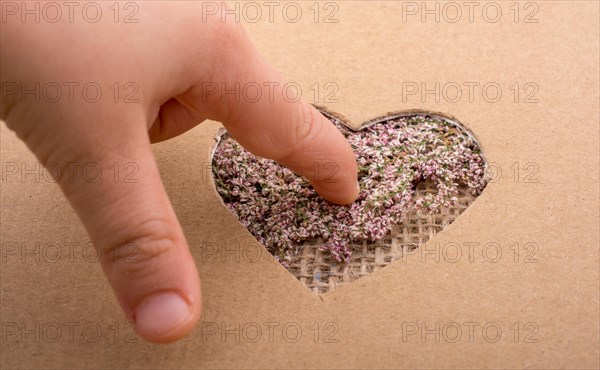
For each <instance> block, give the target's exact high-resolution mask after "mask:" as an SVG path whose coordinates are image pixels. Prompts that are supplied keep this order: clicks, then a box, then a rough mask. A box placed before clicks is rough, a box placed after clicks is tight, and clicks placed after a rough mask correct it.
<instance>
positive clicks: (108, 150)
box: [0, 2, 358, 343]
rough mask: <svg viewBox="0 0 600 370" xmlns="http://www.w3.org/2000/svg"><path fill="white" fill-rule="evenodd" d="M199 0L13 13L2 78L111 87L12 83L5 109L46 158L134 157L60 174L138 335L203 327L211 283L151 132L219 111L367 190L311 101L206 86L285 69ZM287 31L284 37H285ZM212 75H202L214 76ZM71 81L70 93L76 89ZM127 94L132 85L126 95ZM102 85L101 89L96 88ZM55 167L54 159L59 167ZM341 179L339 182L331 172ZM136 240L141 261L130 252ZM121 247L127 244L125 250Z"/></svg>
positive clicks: (331, 186)
mask: <svg viewBox="0 0 600 370" xmlns="http://www.w3.org/2000/svg"><path fill="white" fill-rule="evenodd" d="M201 11H202V7H201V4H200V3H198V2H194V3H191V2H182V3H181V4H180V3H168V2H148V3H145V4H143V5H140V11H139V16H138V18H139V20H140V21H139V23H135V24H124V23H115V22H114V21H113V19H112V18H111V16H105V17H103V18H102V19H101V21H100V22H97V23H90V22H86V21H84V20H83V19H81V17H76V18H75V21H74V22H72V23H71V22H69V20H68V17H66V16H65V17H62V18H61V20H60V21H59V22H57V23H48V22H44V21H42V22H39V23H36V22H34V21H33V18H30V21H26V22H25V23H22V22H21V21H20V18H19V17H18V16H16V17H13V18H8V21H7V22H5V23H3V24H2V31H1V33H0V35H1V36H0V42H1V44H2V53H1V55H0V58H1V59H0V62H1V66H2V68H1V72H0V78H1V80H2V83H3V84H4V83H6V82H10V83H16V84H18V85H17V86H21V84H25V86H27V87H28V88H32V87H33V86H35V83H36V82H40V83H41V84H42V85H43V84H45V83H48V82H56V83H58V84H63V83H64V82H79V83H80V87H81V85H83V84H85V83H87V82H90V81H93V82H97V83H98V84H99V85H101V86H102V90H103V94H104V95H103V97H102V98H101V99H99V100H98V101H97V102H95V103H89V102H87V101H85V100H84V99H82V98H81V92H80V91H81V90H76V91H77V93H76V94H75V99H74V100H73V101H69V99H68V98H66V97H63V98H62V99H60V100H59V101H58V102H50V101H47V100H46V99H41V100H40V101H39V102H36V101H35V99H34V97H33V96H31V95H20V94H18V93H17V94H12V93H11V94H8V93H6V94H5V91H3V96H2V106H1V118H2V119H3V120H4V121H5V122H6V124H7V125H8V127H9V128H10V129H11V130H13V131H14V132H15V133H16V134H17V135H18V137H19V138H20V139H22V140H23V141H24V142H25V143H26V145H27V146H28V147H29V149H30V150H31V151H32V152H33V153H34V154H35V155H36V157H37V158H38V160H39V161H40V163H42V164H43V165H47V164H49V163H52V164H59V165H65V168H64V170H63V171H62V173H67V172H68V170H67V168H66V166H67V165H66V164H68V163H69V162H79V163H82V164H85V163H95V164H98V165H100V166H101V167H102V168H103V169H105V170H106V171H107V173H110V170H109V169H108V168H109V167H110V166H112V165H113V164H114V163H115V162H117V163H120V164H124V163H128V162H134V163H136V164H137V165H138V167H139V172H138V173H137V175H136V178H137V179H138V182H137V183H127V182H123V181H117V182H115V181H114V179H113V177H112V176H102V177H101V179H100V181H97V182H92V181H89V179H88V178H86V177H85V176H84V174H83V173H82V172H81V171H74V177H69V176H61V177H57V178H56V181H57V183H58V184H59V185H60V188H61V189H62V191H63V192H64V194H65V196H66V198H67V199H68V201H69V202H70V204H71V205H72V207H73V209H74V210H75V212H76V213H77V215H78V216H79V218H80V219H81V221H82V223H83V225H84V226H85V228H86V230H87V232H88V234H89V236H90V239H91V240H92V241H93V242H95V243H97V245H99V246H100V247H101V248H102V253H101V256H102V257H101V258H100V263H101V265H102V268H103V270H104V272H105V274H106V277H107V279H108V281H109V282H110V284H111V286H112V288H113V290H114V293H115V295H116V297H117V300H118V302H119V304H120V305H121V308H122V309H123V312H124V314H125V316H126V317H127V318H128V319H129V320H131V321H132V322H134V323H135V325H136V328H137V331H138V333H139V335H141V336H142V337H143V338H145V339H147V340H149V341H152V342H157V343H164V342H172V341H176V340H178V339H180V338H182V337H183V336H185V335H186V334H188V333H189V332H190V331H191V330H192V329H193V328H194V326H195V325H196V323H197V322H198V320H199V318H200V312H201V300H202V299H201V291H200V281H199V278H198V273H197V270H196V266H195V264H194V261H193V258H192V255H191V253H190V250H189V247H188V244H187V242H186V239H185V236H184V235H183V232H182V229H181V227H180V225H179V223H178V221H177V218H176V216H175V213H174V210H173V207H172V205H171V204H170V202H169V198H168V196H167V194H166V192H165V189H164V186H163V184H162V181H161V179H160V175H159V171H158V168H157V164H156V162H155V160H154V157H153V154H152V150H151V143H154V142H159V141H163V140H168V139H170V138H172V137H175V136H177V135H180V134H182V133H184V132H186V131H187V130H189V129H191V128H193V127H194V126H196V125H198V124H199V123H201V122H202V121H204V120H206V119H210V120H215V121H220V122H222V123H223V124H224V126H225V127H226V128H227V130H228V131H229V132H230V133H231V135H232V136H233V137H234V138H235V139H236V140H237V141H238V142H239V143H240V144H242V145H243V146H244V147H245V148H246V149H247V150H249V151H250V152H252V153H254V154H256V155H259V156H262V157H266V158H270V159H274V160H276V161H278V162H279V163H281V164H283V165H284V166H287V167H289V168H291V169H292V170H295V171H296V172H297V173H299V174H302V175H306V176H307V179H308V180H309V181H310V183H311V184H312V186H314V188H315V189H316V190H317V192H318V193H319V194H320V195H321V196H322V197H324V198H325V199H327V200H328V201H331V202H333V203H336V204H349V203H351V202H353V201H354V200H355V198H356V197H357V195H358V188H357V184H358V183H357V167H356V162H355V158H354V155H353V153H352V149H351V147H350V145H349V143H348V142H347V141H346V140H345V139H344V137H343V136H342V135H341V133H340V132H339V131H338V130H337V129H336V128H335V127H334V126H333V125H332V124H331V123H330V122H329V121H328V120H327V119H325V118H324V117H323V116H321V115H320V114H319V113H318V112H317V111H316V110H315V109H314V108H313V107H311V106H310V105H308V104H307V103H305V102H303V101H300V102H291V101H289V100H286V99H284V98H282V93H281V89H280V88H277V87H275V90H274V91H273V92H274V94H272V96H273V97H274V99H273V100H272V101H270V99H269V94H267V90H266V88H265V90H264V91H263V94H262V97H261V98H260V100H259V101H256V102H250V101H249V100H247V99H241V100H240V101H239V102H236V101H235V99H233V98H231V97H229V98H226V99H223V96H222V95H221V94H213V95H210V96H206V94H204V95H203V92H202V87H203V83H206V82H214V83H217V84H219V86H220V85H221V84H222V83H225V84H226V86H228V87H231V86H234V84H235V83H236V82H239V83H240V84H241V85H242V86H244V84H247V83H258V84H259V85H260V86H265V85H264V83H265V82H267V83H276V82H278V83H279V86H280V87H281V86H282V85H283V84H284V83H285V81H284V80H283V78H282V77H281V76H280V74H279V73H278V72H277V71H276V70H275V69H274V68H273V67H272V66H271V65H270V64H269V63H267V62H266V61H265V59H264V58H263V57H262V56H261V55H260V54H259V53H258V52H257V50H256V49H255V48H254V46H253V45H252V44H251V42H250V41H249V39H248V37H247V36H246V34H245V33H244V31H243V30H242V28H241V26H240V25H239V24H236V23H224V22H222V21H221V19H220V17H219V16H214V17H210V18H209V19H208V20H207V21H206V22H203V21H202V13H201ZM282 42H284V41H282ZM115 82H121V83H122V84H124V83H126V82H134V83H135V84H136V85H137V86H138V87H139V91H138V93H137V94H136V96H135V97H136V98H137V99H138V100H139V102H137V103H127V104H124V103H122V102H119V103H115V102H114V100H113V98H114V95H113V93H112V91H110V90H109V86H111V85H113V84H114V83H115ZM204 86H205V85H204ZM67 91H68V90H67V88H65V89H63V95H66V94H67ZM125 93H126V92H125V91H123V94H125ZM92 95H93V94H92ZM331 162H335V163H336V164H337V165H338V167H339V168H338V171H337V172H336V175H335V177H334V178H333V179H331V178H328V179H319V178H314V177H310V176H311V174H314V173H316V171H313V170H311V169H312V168H313V166H314V164H315V163H317V164H319V165H325V164H327V163H331ZM51 172H52V171H51ZM331 180H333V181H331ZM131 243H134V244H135V246H136V262H135V263H124V262H123V261H122V260H120V259H119V258H115V257H114V256H119V255H121V256H126V255H128V253H129V252H128V249H127V248H128V246H129V247H130V246H131ZM119 251H121V253H119Z"/></svg>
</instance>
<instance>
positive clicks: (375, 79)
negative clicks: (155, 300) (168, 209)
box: [0, 1, 600, 369]
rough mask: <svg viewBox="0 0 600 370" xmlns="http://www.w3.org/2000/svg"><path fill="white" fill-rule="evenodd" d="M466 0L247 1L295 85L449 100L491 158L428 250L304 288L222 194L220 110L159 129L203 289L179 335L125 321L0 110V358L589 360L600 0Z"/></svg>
mask: <svg viewBox="0 0 600 370" xmlns="http://www.w3.org/2000/svg"><path fill="white" fill-rule="evenodd" d="M474 3H475V5H476V6H475V5H473V6H474V9H473V14H472V18H470V14H469V8H468V6H471V5H468V6H467V5H464V4H463V3H461V2H456V3H451V4H456V5H450V6H447V4H450V3H434V2H428V3H421V2H371V1H369V2H366V1H356V2H329V3H319V4H317V7H318V8H319V9H320V12H319V14H318V15H317V16H316V17H317V18H316V19H317V20H319V22H315V12H314V10H311V8H310V7H311V6H313V9H314V4H313V2H298V3H295V4H298V6H300V7H301V8H302V12H303V13H302V14H303V15H302V17H301V19H300V20H299V21H298V22H296V23H291V22H289V21H288V20H289V19H291V18H289V17H288V20H285V19H283V17H282V15H281V13H280V11H281V9H282V8H283V6H284V5H285V4H280V7H278V8H276V10H275V13H274V16H273V22H269V18H268V17H267V13H266V11H267V10H266V7H265V6H264V4H262V3H257V4H259V6H262V7H263V11H264V12H265V13H264V14H263V17H262V19H260V20H259V21H258V22H256V23H250V22H248V20H249V19H248V17H247V16H244V15H242V16H241V17H240V18H242V20H243V21H245V23H247V30H248V33H249V35H250V36H251V38H252V39H253V40H254V41H255V42H256V44H257V46H258V47H259V49H260V50H262V52H263V53H264V54H265V55H266V56H267V58H268V59H269V60H270V61H271V62H272V63H273V64H274V65H275V66H276V67H277V68H279V69H280V70H281V72H282V73H283V74H284V75H285V76H286V77H287V79H288V80H289V81H291V82H294V83H297V84H299V86H301V88H302V91H303V97H304V98H305V99H306V100H308V101H310V102H314V103H317V104H319V105H322V106H323V105H324V106H326V107H327V108H328V109H329V110H331V111H334V112H336V113H339V114H341V115H343V116H344V117H346V118H347V119H348V120H349V121H350V122H352V123H354V124H355V125H360V123H361V122H364V121H367V120H369V119H372V118H375V117H379V116H382V115H384V114H385V113H386V112H389V111H398V110H408V109H420V110H432V111H437V112H444V113H446V114H449V115H452V116H454V117H456V118H457V119H458V120H460V122H462V123H463V124H464V125H466V126H467V127H468V128H469V129H470V130H471V131H472V132H473V133H474V134H475V136H476V137H477V139H478V141H479V143H480V144H481V146H482V148H483V151H484V154H485V156H486V158H487V159H488V161H489V162H490V163H491V164H493V165H494V166H495V167H494V168H495V170H496V172H495V173H497V178H496V181H494V182H492V183H490V184H489V185H488V186H487V188H486V189H485V191H484V192H483V194H482V195H481V196H480V197H479V198H478V199H477V200H476V201H475V202H474V203H473V204H472V205H471V206H470V207H469V208H468V209H467V210H466V211H465V212H464V213H463V214H462V215H461V216H460V217H459V219H458V220H456V222H454V223H453V224H452V225H450V226H449V227H447V228H446V229H445V230H444V231H443V232H441V233H440V234H438V235H436V236H435V237H434V238H433V239H431V240H430V241H429V242H428V243H427V248H426V249H423V248H422V249H421V251H420V252H421V253H416V254H414V255H411V256H409V257H408V258H407V260H406V261H398V262H396V263H394V264H392V265H390V266H387V267H386V268H384V269H382V270H380V271H377V272H375V273H373V274H370V275H369V276H366V277H364V278H361V279H360V280H358V281H356V282H354V283H352V284H349V285H347V286H343V287H340V288H339V289H336V290H335V291H333V292H331V293H328V294H325V295H324V296H322V297H318V296H315V295H313V294H312V293H310V292H309V291H308V290H307V289H306V288H305V287H304V286H302V284H301V283H300V282H299V281H297V280H296V279H294V278H293V277H292V276H291V275H290V274H289V273H288V272H287V271H286V270H285V269H284V268H283V267H281V266H279V265H278V264H277V263H276V262H274V261H272V260H271V259H270V258H269V255H268V254H267V253H266V252H262V253H261V252H260V251H262V250H263V249H261V248H262V247H261V246H258V245H256V242H255V241H254V239H253V238H252V236H251V235H250V234H249V233H248V232H247V231H246V230H244V228H243V227H242V226H241V225H240V224H239V223H237V221H236V220H235V217H234V216H233V215H232V214H230V213H229V211H228V210H227V209H225V208H224V207H223V206H222V205H221V203H220V200H219V198H218V195H217V194H216V192H215V190H214V187H213V184H212V183H211V181H210V171H209V169H208V167H207V165H208V163H209V156H210V150H211V145H212V142H213V137H214V135H215V133H216V132H217V130H218V128H219V127H220V124H218V123H215V122H206V123H204V124H202V125H200V126H199V127H197V128H196V129H194V130H192V131H191V132H189V133H186V134H184V135H182V136H181V137H178V138H176V139H174V140H171V141H169V142H165V143H162V144H158V145H156V146H155V154H156V158H157V161H158V163H159V165H160V168H161V173H162V175H163V179H164V182H165V185H166V188H167V190H168V192H169V194H170V196H171V198H172V201H173V204H174V207H175V210H176V212H177V215H178V218H179V220H180V222H181V224H182V225H183V229H184V232H185V235H186V237H187V239H188V242H189V244H190V247H191V250H192V254H193V256H194V258H195V261H196V263H197V265H198V270H199V272H200V277H201V280H202V289H203V316H202V322H201V323H200V324H199V326H198V328H197V329H196V330H195V331H194V332H193V333H192V334H191V335H190V336H189V337H187V338H186V339H184V340H182V341H180V342H178V343H175V344H170V345H160V346H159V345H153V344H147V343H145V342H143V341H141V340H138V339H137V338H136V337H135V335H134V334H133V332H132V329H131V327H130V326H128V325H127V322H126V321H125V319H124V318H123V315H122V313H121V312H120V309H119V307H118V306H117V303H116V301H115V299H114V297H113V295H112V292H111V291H110V289H109V287H108V285H107V283H106V282H105V280H104V276H103V275H102V272H101V269H100V267H99V265H98V264H97V263H96V261H94V258H93V256H90V255H89V254H86V253H89V252H92V251H90V250H89V248H88V247H87V244H86V243H88V242H89V239H88V238H87V236H86V234H85V231H84V229H83V227H82V226H81V225H80V223H79V221H78V219H77V217H76V215H75V214H74V212H73V211H72V210H71V209H70V207H69V205H68V203H67V202H66V200H64V198H63V197H62V195H61V193H60V191H59V189H58V188H57V187H56V186H55V185H54V184H52V183H51V182H50V181H48V180H47V179H46V178H45V177H44V175H43V171H42V170H41V169H39V168H36V167H35V166H36V163H37V162H36V160H35V158H34V157H33V155H31V154H30V153H29V152H28V150H27V148H26V147H25V145H24V144H22V143H21V142H20V141H19V140H18V139H17V138H16V137H15V136H14V135H13V134H12V133H11V132H10V131H9V130H8V129H7V128H6V127H5V125H4V124H3V125H2V129H1V130H2V131H1V134H2V143H1V155H2V176H3V177H2V178H3V180H2V181H3V182H2V194H1V204H2V215H1V224H2V234H1V237H2V263H1V271H0V277H1V283H0V288H1V290H0V292H1V298H0V300H1V308H0V314H1V320H0V321H1V324H2V332H1V337H2V340H1V347H0V348H1V350H2V356H1V357H2V359H1V362H0V364H1V366H2V368H416V367H418V368H448V369H450V368H590V369H591V368H598V367H599V366H600V363H599V349H598V348H599V347H600V343H599V329H598V328H599V324H600V323H599V316H600V315H599V314H600V312H599V306H598V304H599V291H598V289H599V272H598V271H599V269H598V265H599V258H598V257H599V256H598V250H599V248H598V246H599V240H598V236H599V224H598V211H599V207H598V205H599V204H598V191H599V188H598V171H599V159H598V152H599V146H598V121H599V115H598V112H599V103H598V102H599V92H598V84H599V61H598V54H599V46H598V45H599V42H598V41H599V39H598V35H599V31H600V30H599V22H598V19H599V5H598V3H594V2H578V3H570V2H566V1H565V2H528V3H523V2H521V3H514V2H495V3H492V4H495V5H487V4H488V3H479V2H474ZM328 4H329V5H328ZM241 5H243V4H241ZM486 6H487V7H486ZM496 6H497V7H499V8H500V9H501V11H502V15H501V17H500V18H499V19H497V17H496V16H495V15H494V14H496V13H494V10H495V9H496V8H495V7H496ZM452 7H454V8H452ZM457 7H458V9H460V10H461V11H462V17H461V18H460V19H459V20H458V21H456V22H452V21H453V20H455V19H456V14H457V13H456V9H457ZM484 7H485V8H486V9H487V11H488V12H489V13H486V14H485V16H484V15H482V10H483V8H484ZM492 7H494V8H492ZM511 7H512V8H511ZM242 9H243V6H242ZM431 9H433V13H431V14H430V13H428V11H429V10H431ZM436 9H439V12H438V11H436ZM444 9H445V10H444ZM517 9H518V12H517ZM241 11H242V10H241ZM248 11H249V10H248ZM289 11H290V17H291V16H292V15H293V14H294V13H293V12H292V10H289ZM333 11H335V14H334V15H331V14H332V13H333ZM424 14H425V15H424ZM427 14H429V15H427ZM326 16H328V17H329V18H328V19H329V20H331V19H336V20H337V21H338V22H337V23H324V22H323V20H324V19H325V17H326ZM436 16H438V18H439V19H436ZM331 17H334V18H331ZM423 17H425V18H423ZM493 21H496V22H493ZM534 21H535V22H534ZM327 83H332V84H334V85H328V88H327V89H326V88H325V84H327ZM315 84H318V86H319V88H318V89H317V90H318V91H319V96H318V99H314V97H315V96H314V90H315V89H316V85H315ZM436 84H439V90H438V93H435V92H431V93H429V92H426V94H422V93H423V90H426V89H427V90H434V89H435V88H436ZM312 86H315V88H313V90H311V87H312ZM331 86H333V87H334V89H333V90H337V93H336V94H334V97H335V99H337V100H338V102H337V103H336V102H331V99H330V100H329V102H324V101H323V99H324V97H325V95H326V94H329V93H330V92H331V91H333V90H332V89H331ZM456 86H459V87H461V89H460V91H461V93H462V96H461V98H460V99H458V100H456V99H455V98H456V91H457V90H456ZM471 86H472V87H473V89H474V93H473V94H471V96H468V93H469V92H470V87H471ZM484 86H485V89H484ZM498 87H499V88H500V90H501V96H500V97H497V95H495V91H500V90H498ZM416 88H418V89H419V90H418V92H416V93H415V91H416V90H415V89H416ZM517 92H518V94H517ZM436 100H437V101H436ZM496 100H497V101H496ZM13 164H18V167H17V168H18V171H17V175H14V174H13V173H14V172H15V171H14V167H10V166H12V165H13ZM21 165H22V166H23V167H21ZM26 171H29V172H26ZM36 176H37V177H36ZM457 246H458V248H456V247H457ZM451 248H452V249H451ZM456 250H459V251H460V252H461V258H460V259H459V260H458V261H454V262H449V261H448V259H449V256H450V253H455V251H456ZM251 252H252V253H254V252H256V253H258V257H256V253H254V254H251ZM57 256H58V257H57ZM86 256H87V257H86ZM452 257H454V254H453V255H452ZM450 259H452V258H450Z"/></svg>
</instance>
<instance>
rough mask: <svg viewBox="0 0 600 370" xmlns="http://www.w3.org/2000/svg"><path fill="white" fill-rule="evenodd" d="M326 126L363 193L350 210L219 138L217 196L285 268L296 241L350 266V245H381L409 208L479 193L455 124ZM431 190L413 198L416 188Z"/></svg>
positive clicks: (478, 173) (480, 176)
mask: <svg viewBox="0 0 600 370" xmlns="http://www.w3.org/2000/svg"><path fill="white" fill-rule="evenodd" d="M330 120H331V121H332V122H333V123H334V124H335V125H336V127H337V128H338V129H339V130H340V131H341V132H342V133H343V134H344V136H345V137H346V138H347V139H348V141H349V142H350V144H351V145H352V148H353V149H354V153H355V155H356V159H357V163H358V169H359V173H358V179H359V183H360V187H361V191H360V194H359V196H358V199H357V200H356V201H355V202H354V203H353V204H351V205H348V206H338V205H334V204H331V203H329V202H327V201H325V200H324V199H322V198H320V197H319V196H318V194H317V193H316V192H315V191H314V190H313V188H312V187H311V186H310V184H309V183H308V182H307V181H306V180H305V179H304V178H302V177H300V176H297V175H296V174H294V173H293V172H292V171H290V170H289V169H287V168H284V167H282V166H280V165H279V164H277V163H276V162H274V161H271V160H268V159H264V158H259V157H256V156H254V155H253V154H251V153H250V152H248V151H246V150H245V149H243V148H242V147H241V146H240V145H239V144H238V143H237V142H236V141H234V140H233V139H231V138H230V137H224V138H223V139H222V140H221V142H220V143H219V145H218V147H217V148H216V150H215V154H214V158H213V174H214V178H215V183H216V186H217V191H218V192H219V194H220V195H221V197H222V198H223V200H224V202H225V204H226V205H227V206H228V207H229V209H230V210H231V211H232V212H233V213H234V214H235V215H236V216H237V218H238V219H239V220H240V222H241V223H242V224H243V225H244V226H245V227H246V228H247V229H248V230H249V231H250V232H251V233H252V235H254V236H255V237H256V238H257V239H258V240H259V241H260V242H261V243H263V244H264V245H265V246H266V247H267V248H268V249H269V251H270V252H271V253H273V254H274V255H275V256H276V258H277V259H278V260H279V261H280V262H281V263H282V264H283V265H284V266H286V267H287V264H288V262H289V261H290V260H291V255H292V252H293V249H292V245H293V243H301V242H303V241H306V240H314V239H317V238H323V240H325V243H324V245H323V246H322V247H321V248H322V249H323V250H326V251H329V252H330V253H331V254H332V255H333V256H334V257H335V259H336V260H337V261H340V262H342V261H346V262H347V261H349V260H350V257H351V256H352V252H351V250H350V247H349V245H350V244H351V243H357V242H361V241H363V240H371V241H373V240H378V239H381V238H383V237H384V236H385V235H386V233H388V232H389V231H390V229H391V227H392V226H394V225H395V224H398V223H400V222H401V221H402V220H403V218H404V217H405V215H406V214H407V213H408V212H409V211H410V210H414V209H422V210H425V211H427V212H439V210H440V209H441V208H443V207H449V206H452V205H455V204H456V202H457V195H458V189H459V187H461V186H462V187H467V188H468V189H469V190H470V191H471V192H472V193H473V194H479V193H481V191H482V190H483V188H484V187H485V185H486V179H485V176H484V174H485V160H484V158H483V156H482V154H481V150H480V148H479V146H478V144H477V142H475V140H474V139H473V138H472V137H471V136H469V135H468V134H467V133H466V132H464V131H463V130H462V129H461V128H459V127H457V126H456V125H455V124H453V123H452V122H449V121H446V120H444V119H441V118H437V117H433V116H429V115H412V116H406V117H399V118H393V119H390V120H388V121H384V122H380V123H376V124H374V125H371V126H369V127H367V128H364V129H362V130H361V131H357V132H355V131H352V130H350V129H348V128H347V127H346V126H344V125H343V124H342V123H341V122H340V121H338V120H337V119H335V118H330ZM424 181H427V182H430V183H431V184H433V185H434V187H435V190H436V192H435V193H433V194H427V195H426V196H424V197H422V198H418V199H417V198H416V197H415V188H416V186H417V184H418V183H420V182H424Z"/></svg>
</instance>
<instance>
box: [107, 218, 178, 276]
mask: <svg viewBox="0 0 600 370" xmlns="http://www.w3.org/2000/svg"><path fill="white" fill-rule="evenodd" d="M175 249H176V239H175V238H174V236H173V233H172V232H171V231H169V226H168V225H167V223H166V222H165V221H162V220H157V219H151V220H147V221H144V222H143V223H141V224H140V225H139V226H138V227H136V228H135V229H134V230H133V232H131V233H130V234H129V235H128V236H127V237H126V238H123V239H121V240H119V241H115V242H112V243H111V244H109V245H108V246H107V247H106V248H105V249H104V251H103V253H102V263H103V266H104V267H105V269H107V270H108V273H109V274H116V275H134V276H135V277H136V278H144V277H145V276H146V275H150V274H153V273H155V272H157V271H158V270H159V269H160V265H161V260H162V259H163V257H164V256H165V255H167V254H169V253H173V252H174V251H175Z"/></svg>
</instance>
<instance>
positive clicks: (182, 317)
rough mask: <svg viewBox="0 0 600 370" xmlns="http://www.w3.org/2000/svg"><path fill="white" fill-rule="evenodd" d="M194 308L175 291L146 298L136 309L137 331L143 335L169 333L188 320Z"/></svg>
mask: <svg viewBox="0 0 600 370" xmlns="http://www.w3.org/2000/svg"><path fill="white" fill-rule="evenodd" d="M191 312H192V310H191V307H190V306H189V305H188V303H187V302H186V301H185V300H184V299H183V298H181V297H180V296H179V295H178V294H175V293H160V294H156V295H153V296H150V297H149V298H146V299H145V300H144V301H143V302H142V303H140V304H139V305H138V306H137V308H136V310H135V324H136V328H137V332H138V333H139V334H140V335H141V336H143V337H146V336H150V337H154V336H160V335H163V334H168V333H169V332H170V331H172V330H173V329H175V328H176V327H177V326H179V325H180V324H181V323H183V322H184V321H186V319H187V318H188V316H190V314H191Z"/></svg>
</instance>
